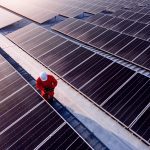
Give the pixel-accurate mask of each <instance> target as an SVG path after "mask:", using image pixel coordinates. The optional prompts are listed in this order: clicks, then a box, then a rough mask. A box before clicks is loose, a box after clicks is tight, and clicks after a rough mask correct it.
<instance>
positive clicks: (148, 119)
mask: <svg viewBox="0 0 150 150" xmlns="http://www.w3.org/2000/svg"><path fill="white" fill-rule="evenodd" d="M149 114H150V107H149V108H148V109H147V110H146V111H145V112H144V113H143V115H142V116H141V117H140V118H139V119H138V120H137V121H136V122H135V123H134V125H133V126H132V127H131V129H132V130H133V131H134V132H135V133H137V134H139V135H140V136H141V137H142V138H143V139H145V140H146V141H147V142H148V140H149V139H150V134H149V133H150V128H149V127H150V115H149Z"/></svg>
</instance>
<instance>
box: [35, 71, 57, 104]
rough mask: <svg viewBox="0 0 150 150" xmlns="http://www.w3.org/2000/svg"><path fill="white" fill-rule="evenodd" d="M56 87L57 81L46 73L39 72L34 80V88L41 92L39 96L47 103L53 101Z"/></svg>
mask: <svg viewBox="0 0 150 150" xmlns="http://www.w3.org/2000/svg"><path fill="white" fill-rule="evenodd" d="M56 86H57V80H56V79H55V78H54V77H53V76H52V75H49V74H47V73H46V72H41V73H40V76H39V77H38V79H37V80H36V88H37V89H38V90H40V91H41V95H42V96H43V97H44V98H45V100H47V101H48V102H52V101H53V96H54V89H55V87H56Z"/></svg>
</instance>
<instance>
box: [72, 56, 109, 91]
mask: <svg viewBox="0 0 150 150" xmlns="http://www.w3.org/2000/svg"><path fill="white" fill-rule="evenodd" d="M110 63H111V61H110V60H107V59H104V58H103V59H100V60H99V61H98V62H97V63H95V64H93V65H92V64H91V67H90V68H89V69H87V70H85V71H84V73H83V74H81V75H80V76H79V77H77V78H75V79H74V80H73V81H71V84H72V85H73V86H74V87H76V88H81V87H82V86H83V85H84V84H86V83H87V82H88V81H89V80H91V79H92V78H93V77H94V76H96V75H97V74H98V73H99V72H100V71H102V70H103V69H104V68H106V67H107V66H108V65H109V64H110Z"/></svg>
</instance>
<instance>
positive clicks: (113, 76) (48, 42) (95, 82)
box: [7, 24, 150, 144]
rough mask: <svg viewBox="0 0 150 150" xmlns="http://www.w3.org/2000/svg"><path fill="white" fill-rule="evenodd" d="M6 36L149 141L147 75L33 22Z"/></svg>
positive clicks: (149, 97)
mask: <svg viewBox="0 0 150 150" xmlns="http://www.w3.org/2000/svg"><path fill="white" fill-rule="evenodd" d="M7 38H9V39H10V40H11V41H13V42H14V43H15V44H16V45H18V46H19V47H21V48H22V49H23V50H24V51H26V52H27V53H28V54H30V55H31V56H32V57H34V58H35V59H36V60H38V61H39V62H41V63H42V64H43V65H45V66H46V67H48V68H49V69H51V70H53V71H54V72H55V73H56V74H58V75H59V76H60V77H62V78H63V79H64V80H65V81H67V82H68V83H69V84H70V85H72V86H73V87H75V88H76V89H77V90H78V91H79V92H81V93H82V94H84V95H85V96H86V97H88V98H89V99H90V100H91V101H92V102H93V103H95V104H96V105H97V106H98V107H100V108H101V109H103V110H104V111H106V112H107V113H108V114H110V115H111V116H112V117H114V118H115V119H117V120H118V121H119V122H120V123H121V124H123V125H124V126H125V127H127V128H128V129H129V130H132V131H133V132H136V134H137V135H138V136H140V137H141V138H142V139H143V140H144V141H145V142H146V143H148V144H149V139H150V134H149V131H150V130H149V123H150V121H149V117H150V116H149V115H148V111H149V109H150V107H149V102H150V93H149V90H150V79H149V78H147V77H145V76H143V75H141V74H138V73H136V72H134V71H132V70H130V69H128V68H126V67H123V66H122V65H120V64H117V63H115V62H112V61H111V60H109V59H106V58H104V57H102V56H100V55H98V54H96V53H94V52H92V51H90V50H88V49H86V48H84V47H79V45H77V44H75V43H73V42H71V41H69V40H66V39H65V38H63V37H61V36H59V35H57V34H55V33H53V32H49V31H47V30H46V29H44V28H42V27H39V26H37V25H35V24H30V25H28V26H26V27H24V28H22V29H20V30H17V31H15V32H13V33H10V34H8V35H7ZM141 93H142V94H141ZM141 98H142V101H141ZM143 117H144V119H145V121H144V122H143V123H142V124H141V121H140V120H143ZM143 126H144V128H143Z"/></svg>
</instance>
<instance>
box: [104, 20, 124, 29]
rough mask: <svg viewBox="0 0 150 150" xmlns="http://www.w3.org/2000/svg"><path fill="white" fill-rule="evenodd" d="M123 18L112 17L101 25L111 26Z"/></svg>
mask: <svg viewBox="0 0 150 150" xmlns="http://www.w3.org/2000/svg"><path fill="white" fill-rule="evenodd" d="M122 20H123V19H121V18H113V19H111V20H109V21H108V22H106V23H105V24H103V25H102V26H103V27H105V28H108V29H110V28H112V27H113V26H115V25H117V24H118V23H120V22H121V21H122Z"/></svg>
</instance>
